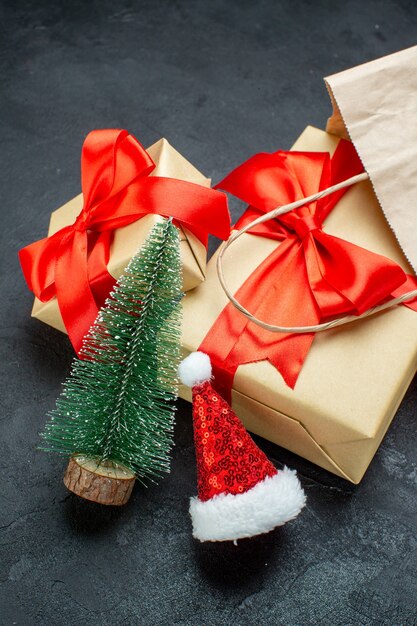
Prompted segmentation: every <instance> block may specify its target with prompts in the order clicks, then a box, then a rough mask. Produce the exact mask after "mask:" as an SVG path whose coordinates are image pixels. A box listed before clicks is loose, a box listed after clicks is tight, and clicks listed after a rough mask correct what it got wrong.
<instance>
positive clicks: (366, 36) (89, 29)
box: [0, 0, 417, 626]
mask: <svg viewBox="0 0 417 626" xmlns="http://www.w3.org/2000/svg"><path fill="white" fill-rule="evenodd" d="M59 4H60V3H58V2H52V1H51V2H46V1H42V0H39V1H38V2H33V3H30V2H16V1H14V0H9V1H8V2H7V1H3V2H2V3H1V4H0V28H1V47H0V77H1V78H0V80H1V82H2V89H1V99H0V126H1V157H2V160H1V167H0V177H1V190H2V192H1V193H2V198H1V204H0V211H1V245H0V251H1V252H0V253H1V313H0V314H1V326H0V328H1V343H0V359H1V363H2V371H1V380H0V384H1V390H0V402H1V406H2V411H1V415H0V419H1V422H0V429H1V431H0V442H1V444H0V445H1V454H0V467H1V486H0V490H1V491H0V542H1V560H0V624H1V625H2V626H3V625H7V626H9V625H12V624H18V625H37V624H39V625H42V626H49V625H73V624H74V625H90V624H91V625H101V624H106V625H121V624H126V625H132V626H137V625H144V626H151V625H158V626H159V625H166V626H171V625H173V624H178V625H180V624H181V625H183V626H185V625H192V626H202V625H205V626H214V625H233V626H234V625H237V626H238V625H246V624H248V625H262V626H264V625H284V626H295V625H303V626H304V625H317V624H324V625H329V626H338V625H340V626H342V625H343V626H347V625H355V626H356V625H359V624H363V625H370V624H386V625H411V624H417V574H416V570H417V531H416V494H417V446H416V442H417V428H416V400H417V387H416V383H415V382H414V384H413V385H412V386H411V389H410V391H409V393H408V394H407V396H406V398H405V400H404V402H403V404H402V406H401V407H400V410H399V412H398V415H397V417H396V419H395V420H394V423H393V425H392V427H391V429H390V430H389V433H388V435H387V436H386V438H385V440H384V442H383V444H382V446H381V449H380V450H379V452H378V454H377V455H376V457H375V459H374V461H373V463H372V465H371V467H370V469H369V471H368V473H367V474H366V476H365V479H364V480H363V482H362V484H361V485H360V486H359V487H356V488H355V487H353V486H351V485H349V484H348V483H345V482H344V481H342V480H339V479H337V478H335V477H333V476H331V475H330V474H328V473H326V472H325V471H323V470H320V469H319V468H316V467H314V466H312V465H311V464H309V463H307V462H306V461H303V460H302V459H299V458H298V457H295V456H294V455H291V454H289V453H288V452H285V451H284V450H281V449H279V448H277V447H276V446H273V445H272V444H269V443H267V442H264V441H260V440H258V441H259V442H260V444H261V445H262V447H263V448H264V449H265V450H266V452H267V453H268V454H269V455H270V457H271V458H272V459H273V460H274V461H275V462H276V463H277V465H278V466H280V465H281V464H282V463H284V462H285V463H288V464H290V465H291V466H292V467H295V468H296V469H297V470H298V471H299V474H300V477H301V480H302V483H303V485H304V487H305V489H306V492H307V495H308V506H307V509H306V510H305V511H304V512H303V514H302V515H301V516H300V517H299V518H298V519H297V521H295V522H294V523H291V524H289V525H287V526H285V527H284V528H282V529H279V530H277V531H275V532H273V533H270V534H269V535H266V536H263V537H259V538H256V539H253V540H246V541H242V542H239V545H238V546H237V547H235V546H233V545H230V544H214V545H213V544H207V545H204V544H198V543H197V542H195V541H193V539H192V537H191V528H190V521H189V518H188V498H189V497H190V495H192V494H194V493H195V491H196V486H195V466H194V463H195V462H194V450H193V443H192V427H191V413H190V407H189V406H188V405H186V404H185V403H180V410H179V413H178V423H177V429H176V448H175V452H174V456H173V463H172V473H171V475H170V477H169V478H167V479H166V480H164V481H163V482H162V483H161V484H160V485H159V486H157V487H151V488H149V489H148V490H144V489H141V488H139V487H137V488H136V489H135V492H134V494H133V497H132V499H131V502H130V504H129V505H128V506H126V507H125V508H123V509H121V510H110V509H105V508H100V507H99V506H95V505H93V504H89V503H87V502H84V501H81V500H80V499H77V498H76V497H75V496H73V495H69V494H68V492H66V490H65V488H64V486H63V484H62V480H61V476H62V472H63V469H64V462H63V461H62V460H61V459H59V458H55V457H53V456H48V455H46V454H43V453H41V452H38V451H37V450H36V445H37V442H38V435H37V433H38V432H39V430H40V429H41V427H42V425H43V424H44V420H45V414H46V412H47V411H48V410H49V409H51V408H52V407H53V405H54V401H55V398H56V396H57V395H58V393H59V391H60V385H61V382H62V381H63V380H64V378H65V375H66V373H67V372H68V369H69V365H70V361H71V356H72V353H71V349H70V347H69V345H68V341H67V339H66V337H64V335H61V334H60V333H58V332H56V331H54V330H52V329H51V328H48V327H47V326H44V325H42V324H41V323H40V322H37V321H35V320H31V319H30V308H31V304H32V296H31V294H30V293H29V292H28V290H27V289H26V286H25V284H24V281H23V279H22V276H21V272H20V269H19V265H18V261H17V250H18V249H19V248H20V247H21V246H23V245H26V244H28V243H29V242H31V241H34V240H35V239H38V238H40V237H42V236H44V235H45V233H46V229H47V225H48V220H49V214H50V211H51V210H52V209H54V208H56V207H57V206H59V205H61V204H62V203H63V202H64V201H66V200H68V199H69V198H71V197H72V196H74V195H75V194H77V193H79V189H80V181H79V157H80V149H81V145H82V142H83V139H84V137H85V135H86V134H87V132H88V131H90V130H91V129H93V128H100V127H121V128H127V129H129V130H130V131H131V132H133V133H134V134H135V135H136V136H137V137H138V138H139V139H140V140H141V141H142V142H143V143H144V144H145V145H149V144H151V143H152V142H154V141H155V140H157V139H158V138H159V137H161V136H166V137H167V138H168V139H169V140H170V141H171V143H172V144H173V145H174V146H175V147H176V148H177V149H178V150H180V151H181V152H182V153H183V154H184V155H185V156H187V157H188V158H189V159H190V160H191V161H192V162H193V163H194V164H195V165H196V166H197V167H199V168H200V169H201V170H202V171H203V172H205V173H206V174H207V175H209V176H211V177H212V178H213V179H214V181H217V180H219V179H220V177H222V176H223V175H224V174H225V173H226V172H227V171H228V170H230V169H231V168H232V167H234V166H236V165H237V164H238V163H240V162H242V161H243V160H244V159H245V158H247V157H249V156H250V155H251V154H253V153H255V152H257V151H260V150H276V149H279V148H283V149H287V148H288V147H289V146H290V145H291V143H292V142H293V141H294V139H295V138H296V137H297V136H298V134H299V133H300V132H301V131H302V130H303V128H304V127H305V126H306V125H307V124H314V125H317V126H319V127H323V126H324V124H325V120H326V118H327V117H328V115H329V113H330V106H329V102H328V97H327V94H326V90H325V88H324V84H323V82H322V77H323V76H325V75H327V74H330V73H333V72H337V71H339V70H342V69H345V68H347V67H349V66H353V65H356V64H358V63H361V62H363V61H367V60H371V59H374V58H376V57H379V56H381V55H383V54H387V53H390V52H394V51H396V50H399V49H401V48H404V47H407V46H410V45H413V44H415V43H416V35H417V4H416V3H415V2H413V1H412V0H409V1H407V0H396V1H394V0H391V1H377V0H372V1H369V2H368V1H365V0H363V1H358V0H355V1H351V2H346V1H343V2H340V1H336V2H335V1H333V2H324V1H315V2H308V1H304V2H303V1H301V0H296V1H295V0H285V1H281V2H280V1H275V2H274V1H272V0H271V1H266V0H261V1H260V2H255V1H253V0H245V1H240V2H238V1H230V2H226V1H225V0H223V1H222V0H197V1H195V2H186V1H182V0H177V1H175V2H174V1H173V2H167V1H163V2H158V1H157V0H153V1H148V2H128V1H127V0H125V1H123V2H117V1H115V0H112V1H107V0H96V1H94V2H88V1H85V0H84V1H82V0H79V1H75V2H71V1H70V0H69V1H67V2H66V3H65V6H63V7H61V6H59ZM232 209H233V213H234V217H235V218H236V217H237V216H238V214H239V212H240V210H241V207H239V206H238V204H237V203H234V202H232ZM393 368H395V363H394V364H393ZM376 375H377V373H376ZM352 393H354V390H353V389H352Z"/></svg>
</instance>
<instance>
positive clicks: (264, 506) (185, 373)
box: [179, 352, 306, 541]
mask: <svg viewBox="0 0 417 626" xmlns="http://www.w3.org/2000/svg"><path fill="white" fill-rule="evenodd" d="M179 377H180V379H181V381H182V382H183V383H184V384H185V385H187V386H189V387H192V390H193V421H194V440H195V447H196V458H197V479H198V496H197V497H194V498H191V503H190V514H191V519H192V523H193V536H194V537H195V538H196V539H199V540H200V541H227V540H236V539H242V538H244V537H252V536H254V535H260V534H262V533H267V532H269V531H270V530H272V529H273V528H275V527H276V526H282V525H283V524H285V523H286V522H288V521H289V520H292V519H294V518H295V517H296V516H297V515H298V514H299V512H300V511H301V509H302V508H303V506H304V505H305V501H306V497H305V494H304V491H303V489H302V487H301V485H300V482H299V480H298V478H297V476H296V473H295V471H291V470H289V469H288V468H287V467H285V468H284V469H283V470H282V471H277V469H276V468H275V467H274V465H272V463H271V462H270V461H269V460H268V458H267V457H266V455H265V454H264V453H263V452H262V451H261V450H260V449H259V448H258V446H257V445H256V444H255V442H254V441H253V439H252V438H251V437H250V436H249V434H248V433H247V431H246V430H245V428H244V427H243V425H242V423H241V422H240V420H239V418H238V417H237V415H236V414H235V413H234V412H233V411H232V409H231V408H230V406H229V405H228V404H227V402H225V400H223V398H222V397H221V396H220V395H219V394H218V393H217V392H216V391H215V390H214V389H213V387H212V385H211V382H210V380H211V363H210V358H209V356H208V355H207V354H204V353H203V352H193V353H192V354H190V355H189V356H188V357H187V358H186V359H184V361H182V363H181V364H180V367H179Z"/></svg>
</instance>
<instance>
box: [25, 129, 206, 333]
mask: <svg viewBox="0 0 417 626" xmlns="http://www.w3.org/2000/svg"><path fill="white" fill-rule="evenodd" d="M147 152H148V153H149V155H150V157H151V158H152V159H153V161H154V162H155V165H156V167H155V169H154V170H153V172H152V174H151V176H166V177H170V178H177V179H180V180H185V181H188V182H191V183H196V184H198V185H203V186H204V187H210V179H208V178H206V177H205V176H204V175H203V174H201V172H199V171H198V170H197V169H196V168H195V167H194V166H193V165H191V163H189V161H187V160H186V159H185V158H184V157H183V156H182V155H181V154H180V153H179V152H177V151H176V150H175V149H174V148H173V147H172V146H171V145H170V144H169V143H168V141H167V140H166V139H160V140H159V141H157V142H156V143H155V144H153V145H152V146H151V147H150V148H148V150H147ZM82 206H83V196H82V194H80V195H78V196H76V197H75V198H73V199H72V200H70V201H69V202H67V203H66V204H64V205H63V206H62V207H60V208H59V209H57V210H56V211H54V212H53V213H52V215H51V220H50V224H49V230H48V235H52V234H54V233H56V232H57V231H58V230H60V229H61V228H63V227H64V226H67V225H68V224H72V223H73V222H74V220H75V218H76V217H77V215H78V214H79V212H80V211H81V209H82ZM160 219H161V218H160V217H159V216H156V215H147V216H145V217H143V218H142V219H140V220H138V221H136V222H134V223H132V224H129V225H128V226H124V227H123V228H119V229H118V230H116V231H115V233H114V238H113V242H112V245H111V253H110V260H109V263H108V266H107V269H108V271H109V273H110V274H111V275H112V276H113V277H114V278H116V279H117V278H119V276H120V275H121V274H122V272H123V270H124V268H125V267H126V265H127V264H128V262H129V260H130V259H131V257H132V256H133V255H134V254H135V253H136V252H137V250H138V249H139V248H140V246H141V245H142V244H143V242H144V241H145V239H146V237H147V235H148V233H149V231H150V230H151V229H152V227H153V226H154V225H155V223H156V222H157V221H158V220H160ZM180 237H181V244H180V252H181V259H182V265H183V289H184V291H188V290H190V289H193V288H194V287H196V286H197V285H198V284H199V283H201V281H203V280H204V277H205V272H206V254H207V252H206V248H205V246H204V244H203V243H202V242H201V241H200V240H199V239H198V238H197V237H196V236H195V235H194V234H193V233H191V232H190V231H189V230H187V229H186V228H181V233H180ZM32 316H33V317H35V318H37V319H39V320H41V321H42V322H45V323H46V324H49V325H50V326H53V327H54V328H57V329H58V330H61V331H62V332H66V330H65V326H64V323H63V321H62V317H61V313H60V311H59V307H58V303H57V300H56V297H54V298H52V299H51V300H49V301H48V302H41V301H40V300H38V299H37V298H35V302H34V305H33V310H32Z"/></svg>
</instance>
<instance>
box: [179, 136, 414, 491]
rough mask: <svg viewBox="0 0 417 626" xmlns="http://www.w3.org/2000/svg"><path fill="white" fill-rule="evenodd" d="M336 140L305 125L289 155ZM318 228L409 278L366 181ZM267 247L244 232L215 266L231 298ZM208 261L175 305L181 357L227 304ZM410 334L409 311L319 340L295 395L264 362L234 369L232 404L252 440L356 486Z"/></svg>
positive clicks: (398, 385) (404, 376)
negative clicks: (200, 279)
mask: <svg viewBox="0 0 417 626" xmlns="http://www.w3.org/2000/svg"><path fill="white" fill-rule="evenodd" d="M338 141H339V139H338V138H337V137H335V136H333V135H330V134H328V133H325V132H323V131H320V130H317V129H315V128H312V127H308V128H307V129H306V130H305V131H304V132H303V134H302V135H301V137H300V138H299V139H298V141H297V142H296V143H295V145H294V146H293V149H294V150H305V151H328V152H330V153H331V154H333V152H334V150H335V148H336V146H337V143H338ZM324 228H325V230H326V232H329V233H331V234H333V235H336V236H338V237H341V238H344V239H347V240H349V241H351V242H353V243H355V244H357V245H360V246H363V247H365V248H368V249H369V250H373V251H374V252H377V253H379V254H383V255H385V256H388V257H390V258H391V259H393V260H394V261H396V262H397V263H399V264H400V265H401V266H402V267H403V268H404V270H405V271H407V272H412V270H411V267H410V266H409V264H408V262H407V260H406V258H405V256H404V254H403V253H402V251H401V249H400V247H399V245H398V243H397V241H396V239H395V236H394V234H393V233H392V231H391V230H390V228H389V226H388V224H387V222H386V219H385V217H384V215H383V212H382V211H381V208H380V206H379V204H378V201H377V199H376V198H375V194H374V193H373V190H372V186H371V183H370V182H369V181H366V182H363V183H360V184H358V185H356V186H355V187H352V188H351V189H349V191H347V193H346V194H345V195H344V196H343V198H342V199H341V200H340V202H339V203H338V204H337V206H336V207H335V208H334V209H333V211H332V212H331V214H330V215H329V217H328V218H327V220H326V222H325V225H324ZM276 245H277V243H276V242H274V241H272V240H268V239H267V238H264V237H256V236H254V235H248V234H246V235H243V236H242V237H241V238H240V239H239V240H238V241H236V243H235V244H234V245H233V246H232V247H231V248H230V250H228V252H227V253H226V255H225V257H224V263H223V266H224V272H225V278H226V281H227V284H228V285H229V287H230V288H231V289H232V291H233V292H235V291H236V290H237V289H238V288H239V287H240V286H241V284H242V283H243V282H244V281H245V279H246V278H247V277H248V276H249V274H250V273H251V272H252V271H253V270H254V269H255V267H256V266H257V265H258V264H259V263H260V262H261V261H262V260H263V259H264V258H265V257H266V256H267V255H268V254H269V253H270V252H271V251H272V250H273V249H274V247H275V246H276ZM278 245H279V244H278ZM216 256H217V255H215V257H214V258H212V259H211V260H210V262H209V263H208V266H207V274H206V281H205V282H204V283H203V284H202V285H200V286H199V287H198V288H197V289H195V290H194V291H192V292H191V293H189V294H187V295H186V297H185V298H184V303H183V311H184V318H183V339H182V344H183V349H184V354H187V353H188V352H191V351H193V350H196V349H197V348H198V346H199V345H200V343H201V341H202V339H203V338H204V337H205V335H206V333H207V332H208V330H209V329H210V327H211V325H212V324H213V322H214V320H215V319H216V317H217V316H218V315H219V313H220V312H221V310H222V309H223V307H224V306H225V305H226V304H227V302H228V300H227V297H226V295H225V294H224V292H223V290H222V288H221V286H220V284H219V281H218V278H217V272H216ZM236 314H237V315H238V314H239V313H236ZM416 336H417V313H415V312H414V311H411V310H410V309H408V308H406V307H405V306H400V307H397V308H395V309H393V310H390V311H388V312H385V313H382V314H379V315H377V316H374V317H372V318H369V319H367V320H364V321H361V322H355V323H352V324H349V325H347V326H342V327H339V328H335V329H333V330H330V331H326V332H324V333H319V334H318V335H316V337H315V339H314V343H313V346H312V349H311V350H310V353H309V355H308V357H307V359H306V361H305V363H304V366H303V369H302V370H301V374H300V376H299V378H298V381H297V384H296V386H295V389H294V390H292V389H290V388H289V387H288V386H287V385H286V384H285V383H284V381H283V379H282V377H281V375H280V374H279V372H278V371H277V370H276V369H275V368H274V367H273V366H272V365H271V364H270V363H268V362H266V361H265V362H259V363H251V364H247V365H242V366H241V367H239V369H238V371H237V374H236V377H235V382H234V389H233V392H232V406H233V408H234V409H235V411H236V413H237V414H238V415H239V417H240V418H241V419H242V421H243V423H244V424H245V426H246V427H247V428H248V429H249V430H250V431H252V432H253V433H256V434H258V435H261V436H263V437H265V438H266V439H269V440H271V441H273V442H275V443H277V444H279V445H280V446H283V447H284V448H287V449H289V450H291V451H293V452H295V453H297V454H299V455H300V456H302V457H304V458H306V459H309V460H310V461H312V462H313V463H316V464H317V465H320V466H321V467H324V468H325V469H327V470H329V471H330V472H333V473H334V474H337V475H338V476H342V477H343V478H345V479H347V480H349V481H351V482H353V483H358V482H359V481H360V480H361V478H362V476H363V474H364V473H365V471H366V468H367V467H368V465H369V463H370V461H371V459H372V457H373V456H374V454H375V452H376V450H377V448H378V446H379V444H380V442H381V440H382V438H383V436H384V434H385V432H386V430H387V428H388V426H389V424H390V422H391V420H392V418H393V416H394V414H395V412H396V410H397V408H398V405H399V403H400V401H401V399H402V398H403V396H404V394H405V392H406V390H407V387H408V385H409V383H410V381H411V379H412V377H413V375H414V372H415V370H416V365H417V341H416ZM181 396H182V397H183V398H185V399H187V400H190V392H189V390H188V389H186V388H184V387H182V388H181Z"/></svg>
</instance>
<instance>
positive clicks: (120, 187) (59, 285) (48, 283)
mask: <svg viewBox="0 0 417 626" xmlns="http://www.w3.org/2000/svg"><path fill="white" fill-rule="evenodd" d="M154 168H155V164H154V162H153V161H152V159H151V158H150V156H149V155H148V153H147V152H146V150H145V149H144V148H143V147H142V146H141V144H140V143H139V142H138V141H137V139H135V137H133V135H130V134H129V133H128V132H127V131H126V130H117V129H109V130H96V131H92V132H91V133H89V135H88V136H87V138H86V139H85V142H84V145H83V149H82V156H81V179H82V190H83V194H84V206H83V209H82V211H81V213H80V214H79V215H78V217H77V219H76V220H75V222H74V224H71V225H70V226H66V227H64V228H62V229H61V230H60V231H58V232H57V233H55V234H54V235H52V236H51V237H46V238H45V239H41V240H39V241H37V242H35V243H32V244H31V245H29V246H26V247H25V248H23V249H22V250H20V252H19V257H20V263H21V265H22V269H23V273H24V276H25V279H26V282H27V284H28V286H29V289H31V291H33V292H34V294H35V295H36V297H37V298H39V300H41V301H42V302H46V301H48V300H50V299H51V298H53V297H54V296H56V297H57V300H58V304H59V308H60V311H61V315H62V319H63V321H64V324H65V327H66V329H67V331H68V335H69V338H70V340H71V343H72V345H73V346H74V348H75V350H76V351H77V352H78V351H79V350H80V348H81V343H82V339H83V337H84V335H85V334H86V333H87V331H88V330H89V328H90V326H91V325H92V324H93V322H94V320H95V318H96V316H97V313H98V310H99V308H100V307H101V306H102V305H103V303H104V301H105V299H106V297H107V296H108V293H109V291H110V290H111V288H112V287H113V285H114V283H115V279H114V278H113V277H112V276H111V275H110V274H109V273H108V271H107V263H108V261H109V257H110V244H111V241H112V236H113V231H114V230H115V229H117V228H120V227H122V226H126V225H128V224H131V223H132V222H135V221H136V220H138V219H140V218H142V217H144V216H145V215H148V214H150V213H153V214H157V215H163V216H164V217H173V218H174V220H175V221H176V222H177V223H179V224H181V225H183V226H185V227H186V228H188V229H189V230H190V231H191V232H192V233H194V234H195V235H196V236H197V237H198V238H199V239H200V240H201V241H202V242H203V243H204V244H205V245H207V237H208V234H209V233H210V234H212V235H215V236H217V237H219V238H221V239H227V237H228V236H229V234H230V219H229V213H228V210H227V200H226V197H225V195H224V194H223V193H221V192H219V191H215V190H214V189H209V188H206V187H203V186H201V185H196V184H193V183H189V182H185V181H181V180H178V179H174V178H163V177H159V176H149V174H150V173H151V172H152V171H153V170H154Z"/></svg>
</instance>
